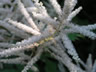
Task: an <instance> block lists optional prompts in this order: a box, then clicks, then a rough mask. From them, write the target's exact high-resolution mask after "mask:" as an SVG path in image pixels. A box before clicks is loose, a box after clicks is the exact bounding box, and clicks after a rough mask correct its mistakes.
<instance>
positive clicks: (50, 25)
mask: <svg viewBox="0 0 96 72" xmlns="http://www.w3.org/2000/svg"><path fill="white" fill-rule="evenodd" d="M44 2H45V4H47V3H46V0H45V1H44ZM6 4H9V5H10V7H8V6H6V7H3V5H6ZM49 4H50V6H48V4H47V6H48V7H50V8H51V5H52V8H54V9H47V8H46V7H45V6H44V5H43V3H42V2H40V1H39V0H13V2H11V1H10V0H0V27H1V28H0V65H2V63H8V64H24V65H25V64H26V66H25V67H24V69H23V70H22V72H27V70H28V69H32V70H33V71H35V72H36V71H38V68H37V67H35V66H34V63H36V62H37V61H38V60H39V59H40V56H41V55H42V53H43V52H44V51H48V52H49V53H50V54H51V55H52V56H53V57H54V58H55V59H56V60H57V61H58V68H59V69H60V72H65V70H64V68H63V65H64V66H66V67H67V68H68V69H69V71H70V72H95V71H96V69H95V68H96V62H95V63H94V64H93V65H92V60H91V57H90V55H89V58H88V60H87V63H86V64H85V63H83V61H82V60H81V59H80V58H79V56H78V53H77V52H76V49H75V47H74V45H73V44H72V42H71V40H70V38H69V37H68V34H69V33H80V34H82V35H84V36H87V37H89V38H91V39H96V34H95V33H94V32H92V30H94V29H96V24H93V25H87V26H79V25H77V24H74V23H73V22H72V19H73V18H74V17H75V16H76V15H77V14H78V13H79V12H80V11H81V10H82V9H83V8H82V7H81V6H80V7H79V8H77V9H75V10H73V9H74V7H75V6H76V4H77V0H65V1H64V6H63V8H61V6H60V5H59V3H58V2H57V0H49ZM47 10H49V12H48V11H47ZM51 12H53V13H51ZM52 14H54V15H53V16H51V15H52ZM66 27H67V28H66ZM14 41H15V42H14ZM62 42H63V43H62ZM47 46H48V47H49V48H47V49H45V48H46V47H47ZM34 49H36V50H34ZM26 50H30V51H32V53H31V55H27V54H25V52H24V51H26ZM33 52H35V54H34V55H33ZM69 55H71V57H72V58H71V57H70V56H69ZM10 56H17V57H16V58H12V59H11V58H9V59H7V58H6V57H10ZM3 58H5V59H3ZM25 60H27V61H28V62H26V61H25ZM72 60H75V61H76V62H77V63H78V64H79V63H80V64H82V66H83V67H84V68H85V70H83V69H82V68H81V67H80V66H78V65H77V64H74V63H73V62H72ZM61 67H62V68H61Z"/></svg>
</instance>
